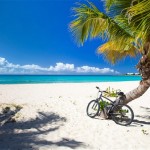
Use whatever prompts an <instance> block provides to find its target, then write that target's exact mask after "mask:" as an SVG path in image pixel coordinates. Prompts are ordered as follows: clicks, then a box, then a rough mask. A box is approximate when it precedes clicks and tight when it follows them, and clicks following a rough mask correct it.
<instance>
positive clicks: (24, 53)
mask: <svg viewBox="0 0 150 150" xmlns="http://www.w3.org/2000/svg"><path fill="white" fill-rule="evenodd" d="M78 1H80V2H85V1H83V0H78ZM75 2H76V1H75V0H0V19H1V20H0V73H4V74H6V73H12V74H13V73H17V74H19V73H27V74H28V73H33V74H36V73H45V74H59V73H60V74H61V73H63V74H65V73H66V74H76V73H85V74H86V73H87V74H93V73H94V74H95V73H96V74H116V73H118V72H120V73H126V72H136V69H135V65H136V64H137V62H138V59H139V58H132V59H130V58H126V59H124V60H122V61H120V62H119V63H117V64H116V65H111V64H110V63H108V62H107V61H106V60H104V59H103V56H102V55H98V54H97V52H96V49H97V47H98V46H100V45H101V44H102V43H103V42H102V41H101V39H94V40H88V41H87V42H86V43H85V44H84V45H83V46H82V47H78V46H77V44H76V43H75V42H74V39H73V37H72V35H71V33H70V31H69V28H68V25H69V23H70V22H71V20H73V19H74V18H73V16H72V15H73V13H72V11H71V8H72V7H73V6H76V5H75ZM93 2H94V3H95V4H96V5H97V6H98V7H99V8H100V9H101V10H103V3H102V2H101V1H100V0H93ZM50 68H51V69H50Z"/></svg>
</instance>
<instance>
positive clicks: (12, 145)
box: [0, 82, 150, 150]
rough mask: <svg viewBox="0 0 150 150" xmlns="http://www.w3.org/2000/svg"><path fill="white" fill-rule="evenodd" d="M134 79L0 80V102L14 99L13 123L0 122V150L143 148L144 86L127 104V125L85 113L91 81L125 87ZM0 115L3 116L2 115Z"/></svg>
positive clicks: (147, 98)
mask: <svg viewBox="0 0 150 150" xmlns="http://www.w3.org/2000/svg"><path fill="white" fill-rule="evenodd" d="M137 85H138V82H111V83H109V82H108V83H65V84H26V85H25V84H24V85H23V84H22V85H21V84H20V85H0V104H3V106H4V103H7V104H12V103H13V104H19V105H22V106H23V108H22V109H21V110H20V111H18V112H16V114H15V118H16V120H17V122H14V123H6V124H4V125H1V127H0V150H3V149H4V150H5V149H6V150H18V149H19V150H22V149H25V150H26V149H27V150H28V149H35V150H36V149H37V150H62V149H64V150H67V149H77V150H82V149H87V150H91V149H92V150H108V149H110V150H149V149H150V90H148V91H147V92H146V93H145V94H144V95H143V96H142V97H141V98H139V99H137V100H135V101H133V102H131V103H129V105H130V106H131V107H132V109H133V111H134V114H135V118H134V119H135V121H134V122H133V123H132V124H131V125H130V126H127V127H125V126H120V125H117V124H115V123H114V122H113V121H112V120H101V119H100V118H96V119H91V118H89V117H88V116H87V115H86V107H87V104H88V103H89V101H90V100H92V99H94V98H96V95H97V89H96V88H95V86H99V87H101V89H103V90H105V89H106V88H107V87H108V86H110V87H112V88H114V89H121V90H122V91H124V92H128V91H130V90H132V89H134V88H136V87H137ZM1 107H2V105H1ZM0 119H1V120H3V116H2V114H0Z"/></svg>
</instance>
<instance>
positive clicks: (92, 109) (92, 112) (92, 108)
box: [86, 100, 100, 118]
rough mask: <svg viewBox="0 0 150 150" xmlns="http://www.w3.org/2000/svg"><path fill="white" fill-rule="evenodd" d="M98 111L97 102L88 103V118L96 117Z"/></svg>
mask: <svg viewBox="0 0 150 150" xmlns="http://www.w3.org/2000/svg"><path fill="white" fill-rule="evenodd" d="M99 110H100V105H99V103H98V101H96V100H92V101H90V102H89V104H88V106H87V109H86V112H87V115H88V116H89V117H91V118H94V117H95V116H97V115H98V113H99Z"/></svg>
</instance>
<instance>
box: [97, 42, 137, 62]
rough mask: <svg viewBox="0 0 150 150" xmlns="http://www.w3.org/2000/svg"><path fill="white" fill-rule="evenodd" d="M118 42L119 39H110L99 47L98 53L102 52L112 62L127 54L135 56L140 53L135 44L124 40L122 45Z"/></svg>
mask: <svg viewBox="0 0 150 150" xmlns="http://www.w3.org/2000/svg"><path fill="white" fill-rule="evenodd" d="M118 42H119V41H108V42H107V43H105V44H103V45H102V46H100V47H99V48H98V53H100V54H101V53H102V54H103V55H104V56H105V58H106V59H107V60H108V61H109V62H111V63H112V64H114V63H116V62H117V61H119V60H121V59H122V58H124V57H126V56H130V57H135V56H136V55H137V54H138V53H139V52H138V51H137V50H136V47H134V46H133V44H129V43H128V44H126V43H124V42H122V46H121V45H120V46H118ZM120 48H121V49H120Z"/></svg>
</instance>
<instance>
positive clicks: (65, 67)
mask: <svg viewBox="0 0 150 150" xmlns="http://www.w3.org/2000/svg"><path fill="white" fill-rule="evenodd" d="M0 74H119V72H117V71H115V70H113V69H110V68H102V69H101V68H97V67H90V66H81V67H75V65H74V64H67V63H66V64H64V63H62V62H58V63H56V65H55V66H50V67H47V68H45V67H41V66H39V65H35V64H31V65H29V64H27V65H19V64H13V63H10V62H8V61H7V60H6V59H5V58H2V57H0Z"/></svg>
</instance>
